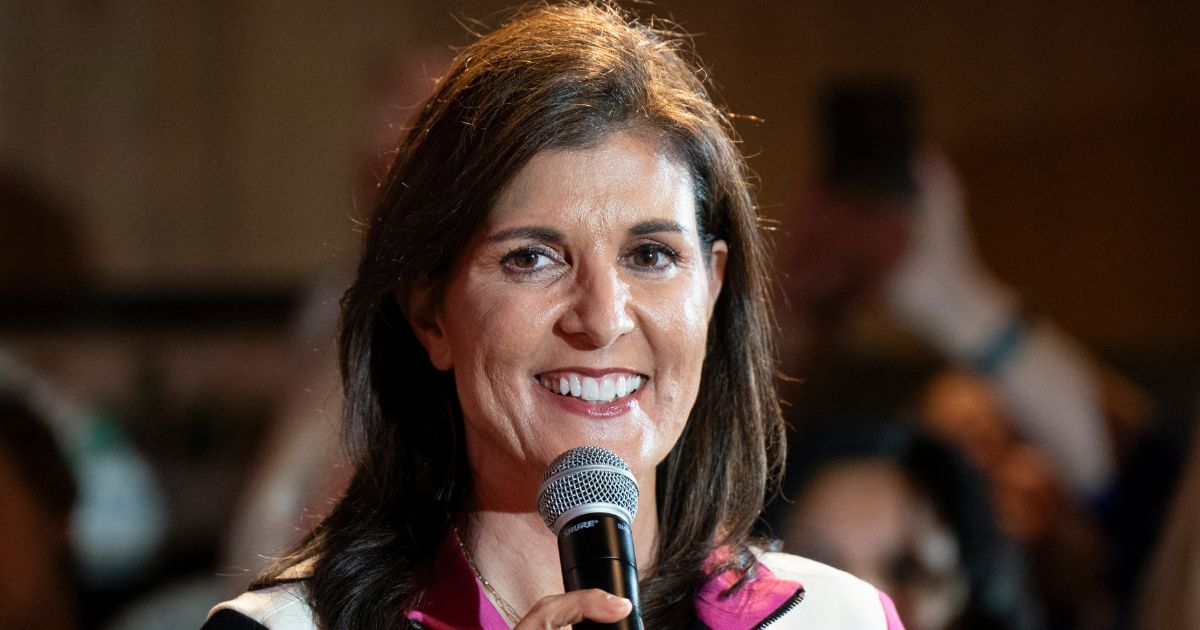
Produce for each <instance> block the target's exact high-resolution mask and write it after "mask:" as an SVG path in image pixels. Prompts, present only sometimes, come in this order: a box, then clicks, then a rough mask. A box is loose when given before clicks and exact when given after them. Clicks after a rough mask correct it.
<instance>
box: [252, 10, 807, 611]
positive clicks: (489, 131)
mask: <svg viewBox="0 0 1200 630" xmlns="http://www.w3.org/2000/svg"><path fill="white" fill-rule="evenodd" d="M687 51H688V47H687V45H686V42H685V40H683V39H682V38H680V37H678V36H677V35H674V34H671V33H667V32H664V31H661V30H656V29H653V28H651V27H649V26H647V25H644V24H642V23H639V22H637V21H636V20H634V19H633V18H632V17H631V16H630V15H628V14H627V13H625V12H624V11H622V10H621V9H619V8H617V7H615V6H613V5H610V4H587V3H569V4H555V5H535V6H533V7H532V8H529V9H526V10H524V11H522V12H520V13H518V14H517V15H516V17H515V18H514V19H512V20H511V21H509V22H508V23H506V24H505V25H504V26H502V27H501V28H500V29H498V30H496V31H494V32H492V33H491V34H489V35H486V36H484V37H482V38H480V39H479V40H478V41H476V42H475V43H474V44H473V45H471V46H469V47H467V48H466V49H464V50H463V51H462V52H461V53H460V54H459V55H458V57H457V59H456V60H455V62H454V64H453V66H452V67H451V69H450V70H449V72H448V74H447V75H446V76H445V77H444V78H443V79H442V80H441V81H440V82H439V83H438V85H437V87H436V89H435V93H434V94H433V96H431V97H430V98H429V100H428V101H427V102H426V103H425V105H424V107H423V108H422V109H421V110H420V111H419V112H418V113H417V114H416V116H415V117H414V119H413V120H412V122H411V125H410V126H409V127H408V129H407V131H406V133H405V134H404V137H403V138H402V139H401V141H400V145H399V148H398V152H397V155H396V159H395V162H394V163H393V165H392V167H391V170H390V172H389V174H388V176H387V180H386V181H385V182H384V185H383V187H382V189H381V194H380V197H379V200H378V203H377V205H376V208H375V215H374V217H373V218H372V220H371V221H370V223H369V225H368V226H367V233H366V239H365V251H364V254H363V257H362V261H361V264H360V266H359V268H358V276H357V279H356V280H355V282H354V284H353V286H351V288H350V289H349V290H348V291H347V292H346V294H345V296H344V298H343V300H342V320H341V324H340V333H341V337H340V352H341V355H340V357H341V368H342V375H343V382H344V386H345V393H346V404H345V422H346V438H347V442H348V446H349V448H350V450H351V454H352V456H353V458H354V463H355V465H356V469H355V474H354V478H353V480H352V482H351V484H350V487H349V489H348V490H347V492H346V494H345V496H344V497H343V498H342V499H341V501H340V502H339V503H338V504H337V506H336V507H335V508H334V509H333V510H332V512H331V513H330V514H329V516H328V517H327V518H326V519H325V520H324V521H323V522H322V523H321V524H320V525H319V526H318V527H317V528H316V530H314V532H313V534H312V535H311V536H310V537H309V538H308V540H307V541H306V542H305V543H304V544H302V546H301V547H300V548H299V549H298V550H297V552H296V553H295V554H293V555H292V556H291V557H290V558H289V559H288V560H286V561H285V562H284V564H283V565H281V566H280V567H279V568H277V569H275V570H273V571H271V572H269V573H268V574H267V576H266V578H264V579H263V580H261V581H260V583H261V584H269V583H272V582H273V581H278V580H279V577H280V574H281V570H282V569H283V568H284V567H286V566H288V565H292V566H294V565H295V564H297V563H299V562H302V561H305V560H312V561H313V568H312V571H311V577H310V578H309V579H308V580H307V589H308V597H309V600H310V603H311V605H312V606H313V609H314V610H315V611H316V614H317V616H318V618H319V620H320V622H321V624H322V625H323V626H324V627H326V628H337V629H341V628H396V627H403V626H404V620H403V617H404V614H405V612H406V611H408V610H411V609H412V608H413V607H415V606H417V605H418V603H419V601H420V599H421V597H422V594H423V589H424V587H425V585H426V584H428V580H429V577H430V575H431V572H432V571H433V570H434V567H433V566H432V563H433V551H434V549H436V547H437V546H438V544H439V542H440V541H441V540H442V539H443V537H444V536H445V535H446V534H447V532H448V530H449V527H450V519H451V518H452V517H453V515H455V514H456V513H457V512H458V511H459V510H461V509H462V507H463V505H464V503H465V501H466V499H467V497H468V495H469V492H470V488H469V483H470V475H469V471H468V469H467V463H466V461H465V444H464V442H463V430H462V415H461V409H460V408H459V405H458V401H457V398H456V397H455V394H454V386H453V382H452V376H451V375H450V374H448V373H443V372H439V371H437V370H436V369H434V367H433V366H432V365H431V364H430V362H429V359H428V357H427V356H426V354H425V352H424V350H423V349H422V347H421V345H420V344H419V343H418V342H417V340H416V338H415V337H414V335H413V332H412V330H411V328H410V327H409V325H408V322H407V320H406V319H405V317H404V314H403V313H402V312H401V310H400V308H399V307H398V306H397V302H398V300H397V298H398V297H399V301H400V303H404V302H405V296H408V295H410V294H411V292H412V291H414V290H415V289H418V288H423V289H430V290H431V291H432V292H433V293H435V294H436V292H437V288H438V287H440V286H442V285H443V284H444V282H445V280H446V278H447V277H448V275H449V273H450V271H451V270H452V268H453V267H454V265H455V263H456V261H457V257H458V255H459V253H460V252H461V251H462V248H463V244H464V243H467V242H469V241H470V239H471V237H472V235H473V234H474V233H475V231H476V230H477V229H479V227H480V226H481V225H483V224H484V221H485V219H486V217H487V214H488V212H489V210H490V208H491V206H492V203H493V201H494V200H495V199H496V197H497V195H498V194H499V193H500V192H501V190H502V189H503V188H504V186H505V185H506V184H507V183H508V182H509V181H510V180H511V179H512V178H513V176H514V175H515V174H516V172H517V171H518V170H519V169H520V168H521V167H522V166H523V165H524V164H525V163H526V162H527V161H528V160H529V159H530V158H531V157H532V156H533V155H535V154H537V153H538V152H540V151H544V150H547V149H555V148H558V149H561V148H572V147H586V146H594V145H595V144H597V143H599V142H601V141H602V140H603V139H604V138H605V137H606V136H607V135H609V134H611V133H613V132H615V131H618V130H630V131H633V132H635V133H639V134H643V135H648V136H649V137H651V138H653V139H655V140H658V141H660V142H662V144H663V146H664V147H665V148H666V149H667V150H669V151H671V152H673V154H674V155H675V156H676V157H677V158H678V159H679V160H680V161H681V162H682V163H683V164H686V165H687V166H688V167H689V168H690V170H691V173H692V175H693V177H694V180H695V189H696V196H697V200H696V201H697V219H698V221H697V223H698V225H699V226H700V229H701V231H702V233H704V234H706V235H707V238H708V241H707V242H711V239H714V238H716V239H723V240H725V241H726V242H727V243H729V258H728V261H727V263H726V270H725V283H724V289H723V291H722V293H721V295H720V297H719V299H718V301H717V304H716V308H715V311H714V314H713V317H712V320H711V324H710V329H709V335H708V348H707V356H706V358H705V362H704V366H703V375H702V381H701V386H700V393H699V396H698V398H697V400H696V404H695V407H694V408H693V409H692V411H691V415H690V417H689V419H688V422H687V426H686V428H685V429H684V431H683V434H682V436H681V437H680V440H679V442H678V443H677V444H676V445H675V447H674V449H673V450H672V451H671V452H670V454H669V455H668V456H667V458H666V460H665V461H664V462H663V463H662V464H661V465H660V466H659V468H658V473H657V474H658V494H659V496H658V497H657V498H658V510H659V513H658V518H659V522H660V529H661V530H662V531H664V532H670V535H669V536H660V537H659V540H658V549H657V553H656V557H657V558H658V562H657V565H656V566H655V567H654V570H653V572H652V573H651V574H649V575H643V576H642V589H643V590H642V592H643V596H642V601H643V614H644V617H645V620H646V624H647V626H648V627H680V626H682V625H685V624H686V622H687V620H688V619H689V618H690V617H691V615H692V614H693V612H692V600H693V598H694V596H695V593H696V592H697V590H698V589H699V587H700V585H701V584H702V583H703V580H704V578H705V573H704V571H705V567H704V561H705V559H706V557H707V556H708V554H709V552H710V551H711V550H712V549H713V547H714V546H715V545H730V546H731V547H732V548H733V550H734V551H735V552H736V553H734V554H733V556H732V557H733V558H734V560H733V561H731V562H733V563H734V564H735V566H736V568H739V569H742V570H744V571H746V572H747V574H748V572H750V571H752V569H753V556H752V555H751V554H750V553H749V552H748V548H747V544H748V540H749V536H750V530H751V527H752V525H753V523H754V521H755V520H756V519H757V517H758V515H759V512H760V511H761V509H762V505H763V501H764V498H765V497H766V495H767V494H769V493H770V492H772V491H773V490H774V488H775V486H776V484H777V481H778V477H779V471H780V469H781V464H782V460H783V450H784V440H783V423H782V419H781V416H780V412H779V407H778V403H777V401H776V396H775V388H774V377H773V372H774V356H775V355H774V344H773V326H772V322H771V320H770V305H769V303H768V301H769V291H768V275H767V271H766V265H767V264H768V260H769V258H768V253H767V251H766V245H765V242H764V240H763V238H762V236H761V235H760V233H759V230H758V225H757V219H756V216H755V213H754V208H753V205H752V200H751V194H750V188H749V185H748V183H747V172H746V165H745V161H744V159H743V158H742V156H741V154H740V153H739V152H738V150H737V147H736V145H735V136H734V134H733V130H732V128H731V127H730V125H729V120H728V118H727V117H726V116H725V115H724V114H723V113H722V112H721V110H719V109H718V108H717V107H716V106H714V104H713V102H712V100H711V99H710V97H709V96H708V93H707V92H706V89H705V80H704V79H703V78H702V77H703V76H704V75H703V74H702V71H701V70H700V69H699V67H698V66H697V65H696V63H695V61H694V59H692V58H691V57H690V54H689V53H688V52H687ZM435 297H440V296H436V295H435Z"/></svg>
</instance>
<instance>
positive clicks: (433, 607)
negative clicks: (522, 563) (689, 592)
mask: <svg viewBox="0 0 1200 630" xmlns="http://www.w3.org/2000/svg"><path fill="white" fill-rule="evenodd" d="M727 555H728V551H727V550H725V549H718V550H717V551H715V552H714V553H713V555H712V556H711V557H710V558H709V560H708V566H715V565H716V563H718V562H721V561H723V560H724V559H725V557H726V556H727ZM434 566H435V567H437V570H436V572H435V574H434V576H433V583H432V584H430V586H429V590H428V591H427V592H426V595H425V598H424V600H422V602H421V605H420V607H418V609H417V610H415V611H413V612H411V613H409V614H408V618H409V619H412V620H413V621H417V622H420V623H421V624H423V625H425V626H426V627H428V628H430V630H458V629H464V628H472V629H474V628H478V629H481V630H508V624H507V623H505V621H504V618H503V617H502V616H501V615H500V612H499V611H498V610H496V607H495V606H494V605H493V604H492V602H491V600H489V599H488V597H487V593H486V592H484V589H483V587H482V585H481V584H480V583H479V581H478V580H476V579H475V572H474V571H473V570H471V565H470V564H468V563H467V559H466V557H464V556H463V553H462V549H460V548H459V546H458V543H457V541H456V540H455V538H454V534H453V533H449V534H447V536H446V538H445V539H444V540H442V544H441V545H439V546H438V550H437V556H436V558H435V560H434ZM736 580H737V574H736V572H733V571H728V572H726V573H723V574H721V575H719V576H717V577H715V578H713V579H712V580H709V582H708V583H707V584H705V585H704V587H703V588H702V589H701V590H700V593H699V595H698V596H697V598H696V614H697V616H699V617H700V620H701V621H702V622H704V624H705V625H706V626H708V627H709V628H711V629H712V630H748V629H749V628H753V627H754V626H756V625H758V623H759V622H761V621H762V620H763V619H764V618H766V617H767V616H768V615H770V614H771V613H773V612H775V611H776V610H778V609H779V607H780V606H783V605H784V604H785V603H786V602H787V601H788V600H789V599H790V598H791V597H792V596H794V595H796V594H797V593H798V592H799V591H801V590H803V588H804V587H803V586H801V585H800V583H799V582H793V581H790V580H783V579H780V578H778V577H776V576H775V574H774V573H772V572H771V571H770V569H768V568H767V567H766V566H765V565H762V564H759V565H758V572H757V575H756V576H755V579H754V580H752V581H751V582H749V583H748V584H745V585H743V586H742V588H741V589H739V590H738V591H737V592H736V593H735V594H733V595H732V596H730V597H727V598H722V597H721V593H722V592H724V591H725V590H726V589H728V588H729V587H730V586H732V585H733V584H734V582H735V581H736ZM886 597H887V596H886V595H882V594H881V598H883V599H885V607H886V606H888V605H890V603H891V600H887V599H886ZM890 610H892V611H893V612H892V614H893V615H894V611H895V607H891V608H890ZM889 623H890V622H889ZM896 623H897V625H896V626H894V627H896V628H900V627H901V626H900V625H899V622H898V621H897V622H896ZM892 627H893V626H891V625H889V626H888V628H889V629H890V628H892Z"/></svg>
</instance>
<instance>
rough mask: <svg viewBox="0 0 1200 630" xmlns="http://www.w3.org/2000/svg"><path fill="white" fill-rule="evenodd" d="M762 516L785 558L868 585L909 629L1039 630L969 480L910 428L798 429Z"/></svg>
mask: <svg viewBox="0 0 1200 630" xmlns="http://www.w3.org/2000/svg"><path fill="white" fill-rule="evenodd" d="M784 488H785V491H784V494H785V496H787V497H788V498H789V499H790V501H787V502H784V501H776V502H774V503H773V504H772V505H771V507H770V508H769V510H768V515H769V521H770V522H771V523H772V525H773V528H774V531H776V532H779V533H780V535H781V537H782V538H783V544H784V547H785V548H787V549H789V550H794V551H797V552H799V553H803V554H805V555H806V556H810V557H812V558H814V559H818V560H821V561H824V562H828V563H830V564H832V565H834V566H837V567H841V568H844V569H846V570H847V571H851V572H853V573H854V574H855V575H857V576H860V577H862V578H865V579H868V580H870V581H872V583H874V584H877V585H879V586H880V587H882V588H884V589H886V590H887V591H888V593H890V594H891V596H893V597H895V598H896V600H895V601H896V606H897V608H898V610H899V611H900V612H901V613H902V614H903V615H904V619H905V620H906V621H907V624H908V628H909V630H949V629H960V628H971V629H972V630H976V629H978V630H988V629H1005V630H1029V629H1032V628H1041V627H1044V626H1045V624H1044V623H1043V621H1042V619H1041V617H1042V615H1041V605H1040V603H1039V602H1038V601H1037V599H1036V597H1034V594H1033V592H1032V591H1031V589H1030V584H1029V582H1028V576H1027V574H1026V571H1025V566H1024V560H1023V557H1022V556H1021V552H1020V550H1019V549H1018V548H1017V547H1016V546H1015V545H1014V543H1013V542H1012V541H1010V540H1009V539H1008V538H1006V537H1005V536H1004V535H1003V534H1002V533H1001V532H1000V531H999V529H998V528H997V527H996V522H995V517H994V515H993V511H992V507H991V505H990V504H989V497H988V493H987V486H986V485H985V484H984V480H983V477H982V474H981V473H980V471H978V470H976V469H975V468H974V467H972V466H971V465H970V464H969V463H968V462H967V460H966V459H965V458H964V457H963V456H962V455H961V454H960V453H959V452H958V451H957V450H956V449H955V448H953V447H952V446H951V445H949V444H946V443H943V442H941V441H939V440H937V439H936V438H934V437H932V436H930V435H927V434H926V433H924V432H923V431H921V430H920V429H918V428H916V427H915V426H914V425H913V424H912V421H911V420H900V419H897V420H867V419H860V418H854V417H850V418H838V419H837V420H831V421H828V422H826V423H823V424H821V425H817V426H814V427H811V428H809V429H808V430H806V431H805V432H804V434H803V437H802V440H801V442H800V444H799V447H798V448H797V449H795V450H794V451H793V452H792V453H791V460H790V461H789V465H788V474H787V478H786V479H785V481H784Z"/></svg>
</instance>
